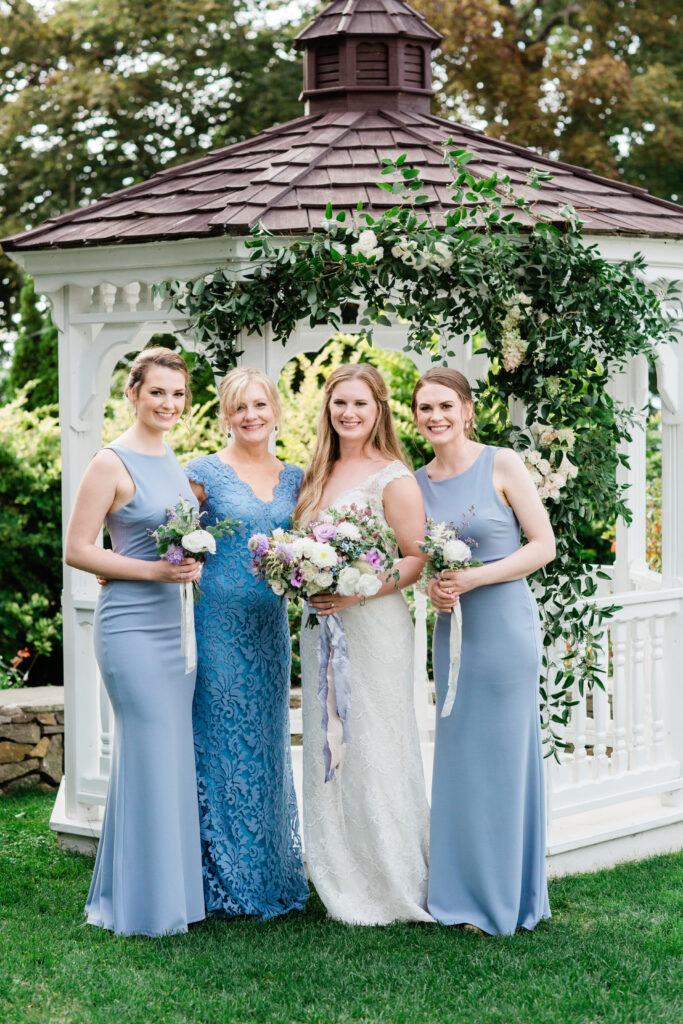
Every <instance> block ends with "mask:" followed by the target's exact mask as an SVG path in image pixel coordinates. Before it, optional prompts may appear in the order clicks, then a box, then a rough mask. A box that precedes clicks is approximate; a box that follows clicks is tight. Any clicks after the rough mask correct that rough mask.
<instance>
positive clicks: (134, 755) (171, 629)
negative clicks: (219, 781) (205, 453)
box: [85, 445, 204, 935]
mask: <svg viewBox="0 0 683 1024" xmlns="http://www.w3.org/2000/svg"><path fill="white" fill-rule="evenodd" d="M109 447H110V449H111V450H112V451H114V452H116V454H117V455H118V457H119V458H120V459H121V461H122V462H123V464H124V466H125V467H126V469H127V470H128V472H129V473H130V475H131V477H132V479H133V482H134V484H135V495H134V497H133V498H132V500H131V501H129V502H128V504H127V505H124V507H123V508H121V509H119V510H118V511H117V512H114V513H113V514H111V515H109V516H107V519H106V523H107V529H108V530H109V534H110V536H111V539H112V546H113V549H114V551H116V552H117V553H118V554H121V555H127V556H128V557H129V558H141V559H146V560H154V559H156V558H157V554H156V545H155V542H154V541H153V540H152V538H151V537H150V536H149V535H148V533H147V530H154V529H156V527H157V526H159V525H160V524H161V523H163V522H164V521H165V517H166V508H167V506H169V505H174V504H175V503H176V502H177V501H178V498H179V496H180V495H182V496H183V497H186V498H189V499H190V500H191V501H193V502H195V504H196V499H195V497H194V495H193V494H192V491H191V489H190V486H189V484H188V482H187V479H186V477H185V474H184V473H183V470H182V468H181V466H180V464H179V463H178V460H177V459H176V457H175V455H174V454H173V452H172V451H171V449H170V448H168V449H167V452H166V454H165V455H143V454H141V453H140V452H135V451H132V450H131V449H130V448H124V447H122V446H121V445H110V446H109ZM95 653H96V655H97V661H98V664H99V666H100V671H101V673H102V677H103V679H104V685H105V687H106V690H107V693H108V694H109V699H110V701H111V704H112V707H113V710H114V722H115V727H114V751H113V756H112V766H111V776H110V780H109V790H108V793H107V803H106V807H105V811H104V821H103V823H102V835H101V838H100V844H99V848H98V851H97V860H96V862H95V872H94V875H93V880H92V885H91V887H90V895H89V896H88V901H87V903H86V908H85V911H86V917H87V920H88V922H89V923H90V924H94V925H99V926H100V927H102V928H108V929H110V930H111V931H114V932H119V933H122V934H124V935H165V934H168V933H170V932H184V931H187V926H188V924H189V923H190V922H193V921H200V920H201V919H202V918H203V917H204V895H203V890H202V866H201V852H200V845H199V815H198V809H197V786H196V779H195V765H194V750H193V744H192V696H193V693H194V684H195V673H194V672H191V673H189V674H187V675H186V674H185V658H184V655H183V654H182V653H181V650H180V590H179V587H178V584H177V583H157V582H153V581H147V580H111V581H110V582H109V583H107V584H106V586H104V587H102V589H101V591H100V594H99V597H98V601H97V609H96V611H95Z"/></svg>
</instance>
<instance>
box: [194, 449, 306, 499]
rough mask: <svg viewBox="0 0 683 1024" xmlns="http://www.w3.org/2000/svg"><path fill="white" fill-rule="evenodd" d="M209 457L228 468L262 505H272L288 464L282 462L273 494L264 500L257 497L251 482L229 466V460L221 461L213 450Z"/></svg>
mask: <svg viewBox="0 0 683 1024" xmlns="http://www.w3.org/2000/svg"><path fill="white" fill-rule="evenodd" d="M209 458H213V459H215V460H216V462H218V464H219V465H220V466H222V467H223V469H229V470H230V472H231V473H232V475H233V476H234V477H235V479H236V480H239V482H240V483H241V484H242V486H243V487H246V488H247V490H248V491H250V492H251V494H252V495H253V497H254V498H256V500H257V501H260V502H261V504H262V505H272V504H273V502H274V501H275V495H276V492H277V489H278V487H279V486H280V484H281V483H282V478H283V477H284V475H285V470H286V469H287V467H288V466H289V463H288V462H283V463H282V469H281V470H280V475H279V476H278V478H277V483H276V484H275V486H274V487H273V495H272V497H271V498H269V499H268V501H264V500H263V498H259V496H258V494H257V493H256V491H255V490H254V488H253V487H252V486H251V484H248V483H247V481H246V480H243V479H242V477H241V476H240V475H239V473H238V472H237V470H236V469H235V467H234V466H231V465H230V463H229V462H223V460H222V459H219V458H218V453H217V452H214V453H213V454H212V455H210V456H209Z"/></svg>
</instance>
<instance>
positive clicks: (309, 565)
mask: <svg viewBox="0 0 683 1024" xmlns="http://www.w3.org/2000/svg"><path fill="white" fill-rule="evenodd" d="M301 575H302V576H303V578H304V580H305V581H306V583H312V582H313V580H314V579H315V578H316V576H317V575H318V567H317V566H316V565H314V564H313V562H304V563H303V565H302V566H301Z"/></svg>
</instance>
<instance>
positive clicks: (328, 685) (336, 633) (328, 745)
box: [317, 612, 351, 782]
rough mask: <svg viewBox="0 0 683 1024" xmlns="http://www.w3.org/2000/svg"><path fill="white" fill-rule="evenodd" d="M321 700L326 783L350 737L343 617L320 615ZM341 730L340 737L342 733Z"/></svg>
mask: <svg viewBox="0 0 683 1024" xmlns="http://www.w3.org/2000/svg"><path fill="white" fill-rule="evenodd" d="M317 618H318V626H319V627H320V628H319V631H318V659H319V669H318V700H319V702H320V707H321V708H322V734H323V759H324V763H325V782H330V781H331V780H332V779H333V778H334V773H335V771H336V770H337V769H338V768H341V765H342V762H343V760H344V745H345V744H346V743H349V742H350V740H351V722H350V711H351V663H350V662H349V649H348V647H347V644H346V633H345V631H344V623H343V622H342V619H341V616H340V615H338V614H337V613H336V612H335V613H334V614H333V615H319V616H318V617H317ZM340 733H341V736H340Z"/></svg>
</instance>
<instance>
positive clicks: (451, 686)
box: [441, 601, 462, 718]
mask: <svg viewBox="0 0 683 1024" xmlns="http://www.w3.org/2000/svg"><path fill="white" fill-rule="evenodd" d="M450 625H451V634H450V640H449V645H448V653H449V658H450V667H449V669H448V689H447V691H446V699H445V701H444V702H443V707H442V708H441V717H442V718H448V716H449V715H450V713H451V711H452V710H453V704H454V703H455V695H456V693H457V691H458V676H459V675H460V651H461V650H462V611H461V610H460V602H459V601H458V603H457V604H456V605H454V606H453V609H452V610H451V623H450Z"/></svg>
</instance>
